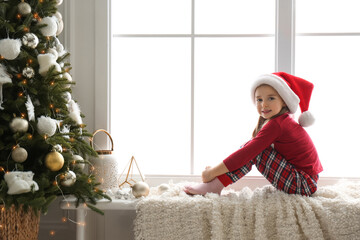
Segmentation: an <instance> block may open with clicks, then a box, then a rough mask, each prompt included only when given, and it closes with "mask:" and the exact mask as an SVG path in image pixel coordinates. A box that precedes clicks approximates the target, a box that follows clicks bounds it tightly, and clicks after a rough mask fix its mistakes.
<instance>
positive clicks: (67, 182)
mask: <svg viewBox="0 0 360 240" xmlns="http://www.w3.org/2000/svg"><path fill="white" fill-rule="evenodd" d="M75 182H76V174H75V173H74V172H73V171H71V170H68V171H66V172H65V173H64V178H63V179H62V181H61V185H63V186H65V187H71V186H72V185H74V183H75Z"/></svg>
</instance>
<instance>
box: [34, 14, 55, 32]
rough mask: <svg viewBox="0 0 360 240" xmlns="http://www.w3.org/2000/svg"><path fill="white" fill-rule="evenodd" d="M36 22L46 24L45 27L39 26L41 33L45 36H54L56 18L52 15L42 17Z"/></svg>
mask: <svg viewBox="0 0 360 240" xmlns="http://www.w3.org/2000/svg"><path fill="white" fill-rule="evenodd" d="M38 24H41V25H43V24H46V26H45V27H42V28H40V32H41V33H42V35H44V36H46V37H51V36H55V34H56V32H57V24H56V18H54V17H44V18H43V19H42V20H41V21H40V22H39V23H38Z"/></svg>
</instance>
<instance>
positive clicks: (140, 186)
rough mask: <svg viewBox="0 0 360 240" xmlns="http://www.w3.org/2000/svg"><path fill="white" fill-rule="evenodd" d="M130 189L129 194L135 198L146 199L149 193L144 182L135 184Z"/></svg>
mask: <svg viewBox="0 0 360 240" xmlns="http://www.w3.org/2000/svg"><path fill="white" fill-rule="evenodd" d="M131 188H132V189H131V192H132V194H133V195H134V197H136V198H139V197H146V196H147V195H149V192H150V187H149V185H148V184H147V183H146V182H137V183H135V184H134V185H133V186H132V187H131Z"/></svg>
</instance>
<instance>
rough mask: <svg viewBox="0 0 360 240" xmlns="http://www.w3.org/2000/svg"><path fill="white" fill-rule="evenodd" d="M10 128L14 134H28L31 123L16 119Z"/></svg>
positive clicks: (12, 121)
mask: <svg viewBox="0 0 360 240" xmlns="http://www.w3.org/2000/svg"><path fill="white" fill-rule="evenodd" d="M10 128H11V130H12V131H13V132H27V130H28V128H29V122H28V121H27V120H25V119H22V118H19V117H16V118H13V120H11V122H10Z"/></svg>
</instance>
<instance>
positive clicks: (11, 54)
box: [0, 38, 21, 60]
mask: <svg viewBox="0 0 360 240" xmlns="http://www.w3.org/2000/svg"><path fill="white" fill-rule="evenodd" d="M20 48H21V40H20V39H10V38H6V39H1V40H0V55H1V56H3V57H4V58H5V59H7V60H14V59H15V58H17V56H19V54H20Z"/></svg>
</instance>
